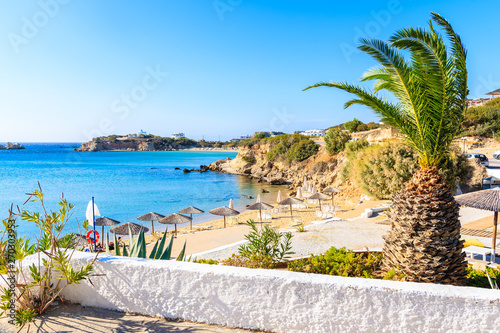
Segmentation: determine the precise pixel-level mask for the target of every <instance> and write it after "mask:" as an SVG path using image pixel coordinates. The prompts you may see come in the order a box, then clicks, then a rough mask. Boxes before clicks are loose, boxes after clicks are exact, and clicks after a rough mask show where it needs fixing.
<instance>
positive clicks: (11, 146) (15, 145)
mask: <svg viewBox="0 0 500 333" xmlns="http://www.w3.org/2000/svg"><path fill="white" fill-rule="evenodd" d="M0 149H25V147H24V146H23V145H22V144H20V143H12V142H7V145H5V146H3V145H0Z"/></svg>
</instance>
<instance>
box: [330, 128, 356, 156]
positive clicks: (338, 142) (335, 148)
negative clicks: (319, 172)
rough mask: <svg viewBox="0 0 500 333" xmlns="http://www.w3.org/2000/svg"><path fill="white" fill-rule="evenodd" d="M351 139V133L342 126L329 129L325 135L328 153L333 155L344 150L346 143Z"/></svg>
mask: <svg viewBox="0 0 500 333" xmlns="http://www.w3.org/2000/svg"><path fill="white" fill-rule="evenodd" d="M349 140H351V135H350V134H349V133H347V132H345V131H342V130H341V129H340V128H338V127H335V128H331V129H329V130H328V132H327V133H326V135H325V145H326V151H327V152H328V154H330V155H333V154H337V153H340V152H341V151H342V150H344V148H345V145H346V143H347V142H348V141H349Z"/></svg>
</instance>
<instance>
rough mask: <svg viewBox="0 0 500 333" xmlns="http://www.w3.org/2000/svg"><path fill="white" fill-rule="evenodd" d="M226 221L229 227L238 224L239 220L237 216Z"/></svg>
mask: <svg viewBox="0 0 500 333" xmlns="http://www.w3.org/2000/svg"><path fill="white" fill-rule="evenodd" d="M228 220H229V225H238V224H240V219H239V218H238V216H230V217H228Z"/></svg>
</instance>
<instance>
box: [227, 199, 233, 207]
mask: <svg viewBox="0 0 500 333" xmlns="http://www.w3.org/2000/svg"><path fill="white" fill-rule="evenodd" d="M228 207H229V208H231V209H234V202H233V199H229V206H228Z"/></svg>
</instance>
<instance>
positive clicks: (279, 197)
mask: <svg viewBox="0 0 500 333" xmlns="http://www.w3.org/2000/svg"><path fill="white" fill-rule="evenodd" d="M281 201H283V195H281V190H279V191H278V197H277V198H276V202H278V203H279V202H281Z"/></svg>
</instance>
